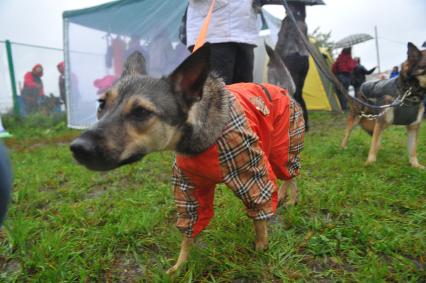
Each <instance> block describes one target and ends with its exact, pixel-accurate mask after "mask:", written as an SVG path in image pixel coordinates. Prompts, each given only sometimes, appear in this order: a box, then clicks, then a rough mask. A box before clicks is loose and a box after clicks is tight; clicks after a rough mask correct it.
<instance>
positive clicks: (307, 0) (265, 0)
mask: <svg viewBox="0 0 426 283" xmlns="http://www.w3.org/2000/svg"><path fill="white" fill-rule="evenodd" d="M260 2H261V3H262V4H263V5H268V4H274V5H282V4H283V0H261V1H260ZM286 2H287V3H301V4H305V5H307V6H314V5H325V3H324V1H322V0H286Z"/></svg>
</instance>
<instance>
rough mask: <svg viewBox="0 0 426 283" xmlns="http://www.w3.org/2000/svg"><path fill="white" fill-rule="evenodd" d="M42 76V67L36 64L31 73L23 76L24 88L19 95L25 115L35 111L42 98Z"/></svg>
mask: <svg viewBox="0 0 426 283" xmlns="http://www.w3.org/2000/svg"><path fill="white" fill-rule="evenodd" d="M42 76H43V66H42V65H41V64H36V65H35V66H34V67H33V69H32V70H31V72H27V73H26V74H25V76H24V87H23V89H22V93H21V94H22V97H23V100H24V104H25V110H26V113H30V112H33V111H35V110H36V109H37V108H38V106H39V105H40V103H41V101H42V99H43V97H44V87H43V81H42V80H41V77H42Z"/></svg>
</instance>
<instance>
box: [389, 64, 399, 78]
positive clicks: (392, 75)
mask: <svg viewBox="0 0 426 283" xmlns="http://www.w3.org/2000/svg"><path fill="white" fill-rule="evenodd" d="M397 76H399V68H398V66H394V67H393V69H392V72H391V73H390V77H389V78H390V79H393V78H395V77H397Z"/></svg>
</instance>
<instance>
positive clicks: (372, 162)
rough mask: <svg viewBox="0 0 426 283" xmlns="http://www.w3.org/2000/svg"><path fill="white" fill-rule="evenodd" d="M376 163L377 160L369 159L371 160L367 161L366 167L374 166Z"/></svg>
mask: <svg viewBox="0 0 426 283" xmlns="http://www.w3.org/2000/svg"><path fill="white" fill-rule="evenodd" d="M374 162H376V159H375V158H374V159H373V158H371V159H370V158H369V159H367V161H365V165H366V166H370V165H373V164H374Z"/></svg>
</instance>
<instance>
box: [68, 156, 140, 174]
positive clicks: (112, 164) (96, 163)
mask: <svg viewBox="0 0 426 283" xmlns="http://www.w3.org/2000/svg"><path fill="white" fill-rule="evenodd" d="M73 156H74V159H75V160H76V161H77V162H78V163H79V164H81V165H83V166H85V167H86V168H87V169H89V170H92V171H111V170H114V169H116V168H118V167H121V166H123V165H127V164H130V163H134V162H136V161H139V160H141V159H142V158H143V157H144V156H145V154H142V153H140V154H136V155H134V156H131V157H129V158H127V159H125V160H122V161H119V162H117V161H115V160H111V159H106V158H103V157H102V156H81V155H79V154H78V153H73Z"/></svg>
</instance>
